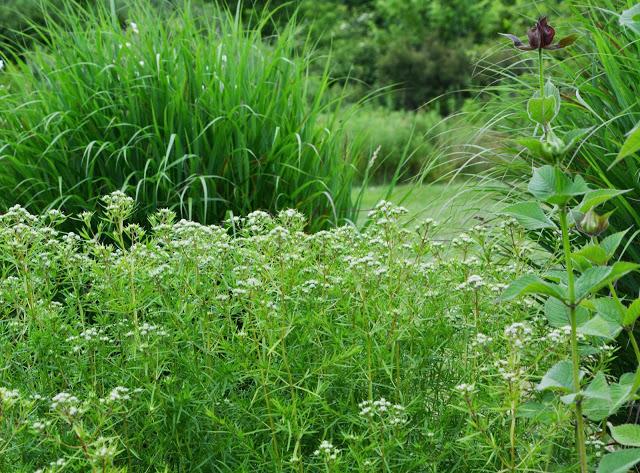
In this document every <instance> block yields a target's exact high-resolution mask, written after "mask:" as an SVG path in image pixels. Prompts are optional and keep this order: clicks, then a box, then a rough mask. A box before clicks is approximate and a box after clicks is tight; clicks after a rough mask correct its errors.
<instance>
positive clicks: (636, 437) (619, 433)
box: [610, 424, 640, 447]
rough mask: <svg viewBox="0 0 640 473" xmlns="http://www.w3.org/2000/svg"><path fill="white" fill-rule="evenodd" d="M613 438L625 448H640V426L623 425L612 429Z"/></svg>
mask: <svg viewBox="0 0 640 473" xmlns="http://www.w3.org/2000/svg"><path fill="white" fill-rule="evenodd" d="M610 430H611V437H613V440H615V441H616V442H618V443H619V444H620V445H624V446H625V447H640V425H637V424H622V425H615V426H611V427H610Z"/></svg>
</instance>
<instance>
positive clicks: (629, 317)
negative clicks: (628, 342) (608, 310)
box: [622, 299, 640, 327]
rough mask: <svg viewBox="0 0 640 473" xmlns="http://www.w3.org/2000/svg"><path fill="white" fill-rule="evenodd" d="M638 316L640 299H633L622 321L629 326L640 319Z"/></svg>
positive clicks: (639, 314)
mask: <svg viewBox="0 0 640 473" xmlns="http://www.w3.org/2000/svg"><path fill="white" fill-rule="evenodd" d="M638 317H640V299H636V300H635V301H633V302H632V303H631V305H630V306H629V307H628V308H627V311H626V312H625V314H624V319H623V321H622V323H623V325H624V326H625V327H629V326H631V325H633V323H634V322H635V321H636V320H638Z"/></svg>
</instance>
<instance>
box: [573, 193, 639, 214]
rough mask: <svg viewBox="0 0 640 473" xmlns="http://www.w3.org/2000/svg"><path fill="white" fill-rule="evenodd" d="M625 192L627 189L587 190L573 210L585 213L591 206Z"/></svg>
mask: <svg viewBox="0 0 640 473" xmlns="http://www.w3.org/2000/svg"><path fill="white" fill-rule="evenodd" d="M625 192H629V191H628V190H622V191H621V190H618V189H596V190H592V191H589V192H587V193H586V194H585V196H584V197H583V198H582V202H580V205H578V206H577V207H576V209H575V210H577V211H578V212H580V213H587V212H588V211H589V210H590V209H592V208H593V207H596V206H598V205H600V204H603V203H605V202H607V201H608V200H611V199H613V198H614V197H617V196H619V195H621V194H624V193H625Z"/></svg>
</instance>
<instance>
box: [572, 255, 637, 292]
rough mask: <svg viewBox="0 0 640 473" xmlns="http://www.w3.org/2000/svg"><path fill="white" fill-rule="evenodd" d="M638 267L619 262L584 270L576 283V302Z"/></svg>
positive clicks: (633, 264)
mask: <svg viewBox="0 0 640 473" xmlns="http://www.w3.org/2000/svg"><path fill="white" fill-rule="evenodd" d="M638 267H640V265H637V264H635V263H627V262H622V261H619V262H617V263H614V265H613V266H594V267H593V268H589V269H588V270H586V271H585V272H584V273H582V275H581V276H580V277H579V278H578V280H577V281H576V287H575V296H576V301H579V300H580V299H582V298H584V297H586V296H587V295H589V294H592V293H595V292H596V291H599V290H600V289H602V288H603V287H605V286H606V285H607V284H609V283H610V282H614V281H617V280H618V279H620V278H621V277H623V276H624V275H626V274H628V273H630V272H632V271H635V270H636V269H638Z"/></svg>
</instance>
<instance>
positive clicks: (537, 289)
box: [502, 274, 564, 301]
mask: <svg viewBox="0 0 640 473" xmlns="http://www.w3.org/2000/svg"><path fill="white" fill-rule="evenodd" d="M527 294H542V295H545V296H551V297H555V298H556V299H564V289H563V288H562V287H560V286H558V285H557V284H553V283H550V282H547V281H545V280H544V279H541V278H539V277H537V276H533V275H531V274H527V275H525V276H521V277H519V278H518V279H516V280H515V281H513V282H512V283H511V284H509V286H508V287H507V288H506V289H505V291H504V292H503V293H502V300H505V301H510V300H513V299H515V298H517V297H522V296H525V295H527Z"/></svg>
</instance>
